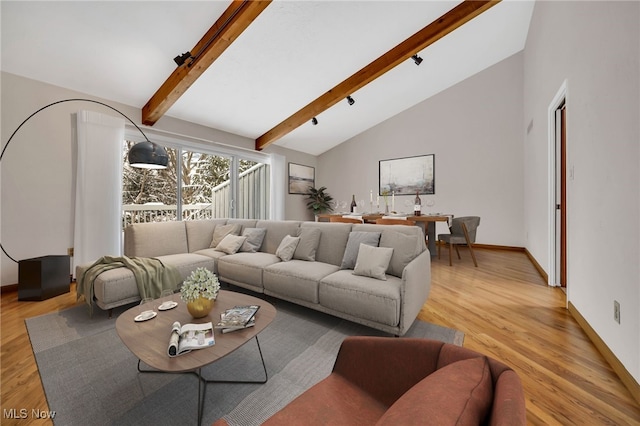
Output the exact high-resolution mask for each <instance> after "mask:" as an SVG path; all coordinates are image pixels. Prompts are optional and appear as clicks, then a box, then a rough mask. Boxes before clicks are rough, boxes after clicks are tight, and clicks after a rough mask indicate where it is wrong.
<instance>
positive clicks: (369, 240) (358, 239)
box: [340, 231, 380, 269]
mask: <svg viewBox="0 0 640 426" xmlns="http://www.w3.org/2000/svg"><path fill="white" fill-rule="evenodd" d="M379 242H380V232H357V231H356V232H350V233H349V239H348V240H347V247H346V248H345V250H344V256H343V257H342V263H341V264H340V269H353V268H354V267H355V266H356V260H357V259H358V252H359V251H360V244H366V245H369V246H373V247H378V243H379Z"/></svg>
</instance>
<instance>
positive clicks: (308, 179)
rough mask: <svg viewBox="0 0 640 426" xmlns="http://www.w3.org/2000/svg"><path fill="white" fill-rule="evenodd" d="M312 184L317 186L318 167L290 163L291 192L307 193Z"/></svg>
mask: <svg viewBox="0 0 640 426" xmlns="http://www.w3.org/2000/svg"><path fill="white" fill-rule="evenodd" d="M310 186H312V187H315V186H316V169H315V168H314V167H310V166H303V165H302V164H296V163H289V194H307V193H308V192H309V187H310Z"/></svg>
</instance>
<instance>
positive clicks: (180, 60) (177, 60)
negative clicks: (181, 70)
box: [173, 52, 191, 66]
mask: <svg viewBox="0 0 640 426" xmlns="http://www.w3.org/2000/svg"><path fill="white" fill-rule="evenodd" d="M189 58H191V52H185V53H183V54H182V55H178V56H176V57H175V58H173V61H174V62H175V63H176V64H178V66H181V65H183V64H184V63H185V62H187V59H189Z"/></svg>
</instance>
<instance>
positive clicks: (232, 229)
mask: <svg viewBox="0 0 640 426" xmlns="http://www.w3.org/2000/svg"><path fill="white" fill-rule="evenodd" d="M241 229H242V225H240V224H229V225H216V227H215V229H214V230H213V237H212V238H211V245H210V247H211V248H216V247H217V246H218V244H220V241H222V239H223V238H224V237H226V236H227V235H229V234H232V235H240V230H241Z"/></svg>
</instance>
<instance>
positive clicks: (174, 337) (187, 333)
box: [167, 321, 216, 357]
mask: <svg viewBox="0 0 640 426" xmlns="http://www.w3.org/2000/svg"><path fill="white" fill-rule="evenodd" d="M215 343H216V342H215V339H214V337H213V323H211V322H206V323H204V324H185V325H183V326H181V325H180V323H179V322H177V321H176V322H174V323H173V327H172V328H171V337H170V338H169V349H168V350H167V352H168V354H169V356H170V357H174V356H178V355H182V354H185V353H187V352H190V351H192V350H193V349H202V348H206V347H209V346H213V345H214V344H215Z"/></svg>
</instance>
